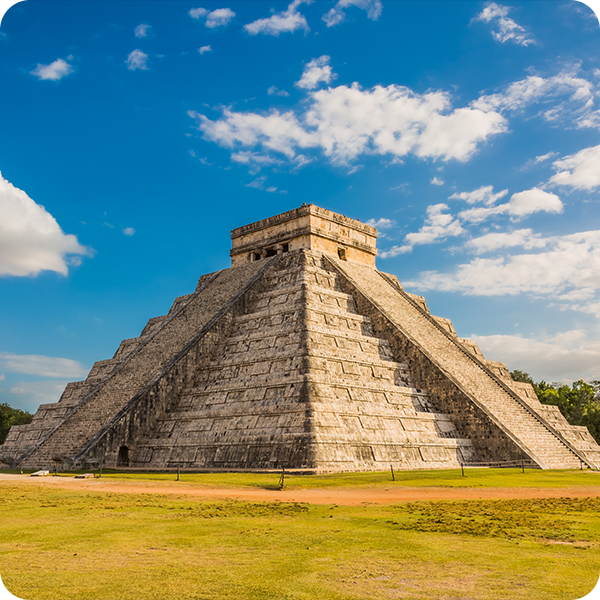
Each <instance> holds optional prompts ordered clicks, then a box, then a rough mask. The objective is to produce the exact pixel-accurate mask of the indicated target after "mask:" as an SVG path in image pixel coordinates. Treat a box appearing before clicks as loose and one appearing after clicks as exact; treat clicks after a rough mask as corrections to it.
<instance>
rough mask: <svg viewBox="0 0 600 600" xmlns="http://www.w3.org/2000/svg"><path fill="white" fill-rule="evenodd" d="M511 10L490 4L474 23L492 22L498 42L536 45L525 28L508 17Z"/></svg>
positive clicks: (494, 35) (493, 3) (493, 32)
mask: <svg viewBox="0 0 600 600" xmlns="http://www.w3.org/2000/svg"><path fill="white" fill-rule="evenodd" d="M510 10H511V9H510V7H508V6H502V5H499V4H496V3H495V2H490V3H489V4H487V5H486V7H485V8H484V9H483V11H482V12H481V13H479V14H478V15H477V16H476V17H475V18H474V19H473V21H474V22H476V21H483V22H484V23H490V22H492V23H493V24H494V25H495V26H496V30H495V31H492V36H493V37H494V39H495V40H497V41H498V42H501V43H505V42H514V43H515V44H519V45H521V46H528V45H529V44H535V43H536V42H535V38H534V37H533V36H532V35H531V34H529V33H527V31H526V30H525V28H524V27H522V26H521V25H519V24H518V23H516V22H515V21H513V20H512V19H509V18H508V17H507V15H508V13H509V11H510Z"/></svg>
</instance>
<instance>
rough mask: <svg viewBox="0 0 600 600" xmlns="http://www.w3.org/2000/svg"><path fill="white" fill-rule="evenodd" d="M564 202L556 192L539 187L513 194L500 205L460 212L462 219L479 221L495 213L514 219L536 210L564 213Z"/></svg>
mask: <svg viewBox="0 0 600 600" xmlns="http://www.w3.org/2000/svg"><path fill="white" fill-rule="evenodd" d="M562 211H563V204H562V202H561V200H560V198H559V197H558V196H557V195H556V194H550V193H549V192H545V191H544V190H540V189H539V188H532V189H530V190H525V191H524V192H518V193H516V194H513V195H512V197H511V199H510V200H509V201H508V202H507V203H505V204H500V205H498V206H490V207H478V208H471V209H469V210H464V211H462V212H460V213H458V217H459V218H460V219H461V220H462V221H466V222H470V223H479V222H481V221H484V220H485V219H488V218H490V217H492V216H495V215H502V214H505V215H509V216H510V217H512V219H513V221H518V220H519V219H521V218H523V217H526V216H527V215H531V214H534V213H536V212H548V213H562Z"/></svg>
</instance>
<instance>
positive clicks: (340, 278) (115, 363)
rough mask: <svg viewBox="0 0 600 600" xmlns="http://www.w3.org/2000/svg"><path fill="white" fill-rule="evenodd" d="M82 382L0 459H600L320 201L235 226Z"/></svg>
mask: <svg viewBox="0 0 600 600" xmlns="http://www.w3.org/2000/svg"><path fill="white" fill-rule="evenodd" d="M231 238H232V242H233V243H232V249H231V263H232V264H231V268H230V269H225V270H223V271H218V272H216V273H211V274H209V275H203V276H202V277H201V278H200V280H199V281H198V286H197V287H196V290H195V291H194V292H193V293H192V294H189V295H187V296H182V297H180V298H177V299H176V300H175V302H174V304H173V306H172V308H171V310H170V311H169V313H168V314H167V315H165V316H163V317H155V318H153V319H150V320H149V321H148V324H147V325H146V327H145V328H144V330H143V331H142V333H141V335H140V336H139V337H137V338H133V339H128V340H124V341H123V342H121V345H120V346H119V348H118V350H117V351H116V353H115V355H114V357H113V358H111V359H109V360H104V361H100V362H97V363H96V364H95V365H94V367H93V368H92V370H91V371H90V373H89V375H88V377H87V379H86V380H85V381H81V382H76V383H70V384H69V385H67V387H66V389H65V391H64V393H63V395H62V398H61V399H60V401H59V402H58V403H56V404H45V405H42V406H40V408H39V410H38V411H37V413H36V415H35V417H34V419H33V421H32V422H31V424H29V425H18V426H15V427H13V428H12V429H11V430H10V433H9V435H8V437H7V439H6V442H5V444H4V445H3V446H2V447H0V459H2V460H3V461H4V463H5V464H10V465H13V466H17V465H21V466H23V467H28V468H49V467H52V466H53V464H54V463H55V462H56V463H58V464H60V466H61V468H73V467H76V466H82V467H85V466H86V465H90V464H98V463H99V462H102V464H104V465H105V466H113V467H114V466H129V467H137V468H142V469H143V468H172V467H177V466H180V467H184V468H191V469H224V470H227V469H274V468H281V467H285V468H289V469H307V470H314V471H363V470H364V471H367V470H382V469H388V468H389V466H390V464H391V465H394V466H395V467H397V468H400V469H429V468H434V469H445V468H456V467H459V466H460V465H461V464H464V465H469V464H474V463H482V462H485V463H495V462H504V461H525V462H526V463H527V464H530V465H531V464H533V465H535V466H537V467H539V468H543V469H548V468H560V469H562V468H579V467H580V466H583V465H585V466H588V467H591V468H598V466H600V447H599V446H598V445H597V444H596V443H595V441H594V440H593V438H592V437H591V435H590V434H589V432H588V430H587V429H586V428H585V427H574V426H571V425H569V424H568V423H567V422H566V421H565V419H564V418H563V417H562V415H561V413H560V412H559V410H558V408H557V407H555V406H545V405H542V404H540V402H539V401H538V399H537V397H536V395H535V393H534V390H533V388H532V387H531V386H530V385H529V384H525V383H518V382H515V381H513V380H512V379H511V377H510V375H509V373H508V371H507V369H506V367H505V365H504V364H502V363H498V362H493V361H490V360H486V359H485V358H484V357H483V355H482V353H481V351H480V350H479V348H478V347H477V344H476V343H475V342H473V341H470V340H467V339H462V338H459V337H457V335H456V332H455V331H454V328H453V326H452V323H451V322H450V321H449V320H448V319H444V318H441V317H435V316H433V315H431V314H430V313H429V310H428V308H427V304H426V302H425V299H424V298H423V297H421V296H416V295H413V294H409V293H407V292H405V291H404V290H403V288H402V286H401V285H400V283H399V282H398V280H397V279H396V278H395V277H394V276H392V275H388V274H386V273H382V272H380V271H378V270H377V269H376V267H375V256H376V254H377V250H376V247H375V240H376V238H377V230H376V229H375V228H373V227H370V226H369V225H365V224H364V223H360V222H359V221H355V220H352V219H349V218H347V217H344V216H342V215H338V214H335V213H333V212H331V211H329V210H324V209H322V208H319V207H317V206H315V205H313V204H309V205H302V206H301V207H300V208H297V209H295V210H291V211H289V212H286V213H283V214H280V215H277V216H274V217H271V218H269V219H264V220H262V221H257V222H256V223H252V224H250V225H245V226H244V227H240V228H238V229H234V230H233V231H232V233H231Z"/></svg>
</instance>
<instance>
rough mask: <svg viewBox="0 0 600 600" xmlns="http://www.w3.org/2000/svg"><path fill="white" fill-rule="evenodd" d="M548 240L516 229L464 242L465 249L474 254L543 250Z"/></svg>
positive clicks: (488, 234) (524, 230)
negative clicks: (517, 248)
mask: <svg viewBox="0 0 600 600" xmlns="http://www.w3.org/2000/svg"><path fill="white" fill-rule="evenodd" d="M547 243H548V240H545V239H542V237H541V235H540V234H539V233H533V231H532V230H531V229H517V230H516V231H511V232H509V233H487V234H485V235H482V236H480V237H477V238H473V239H471V240H469V241H468V242H466V244H465V248H466V249H467V250H472V251H473V252H475V253H476V254H483V253H484V252H491V251H493V250H499V249H500V248H514V247H517V246H518V247H521V248H524V249H525V250H533V249H534V248H543V247H544V246H546V244H547Z"/></svg>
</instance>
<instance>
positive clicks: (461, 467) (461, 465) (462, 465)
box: [460, 463, 465, 477]
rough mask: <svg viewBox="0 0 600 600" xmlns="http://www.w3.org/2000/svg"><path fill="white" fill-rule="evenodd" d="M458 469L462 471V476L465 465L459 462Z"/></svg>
mask: <svg viewBox="0 0 600 600" xmlns="http://www.w3.org/2000/svg"><path fill="white" fill-rule="evenodd" d="M460 470H461V471H462V476H463V477H464V476H465V465H464V464H463V463H460Z"/></svg>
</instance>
